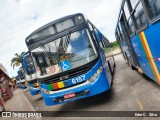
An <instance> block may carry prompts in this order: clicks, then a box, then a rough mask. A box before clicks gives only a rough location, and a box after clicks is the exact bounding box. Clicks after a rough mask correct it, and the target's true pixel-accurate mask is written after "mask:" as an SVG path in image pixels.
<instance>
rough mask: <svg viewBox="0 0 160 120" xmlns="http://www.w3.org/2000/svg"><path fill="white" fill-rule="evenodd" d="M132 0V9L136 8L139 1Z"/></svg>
mask: <svg viewBox="0 0 160 120" xmlns="http://www.w3.org/2000/svg"><path fill="white" fill-rule="evenodd" d="M130 2H131V6H132V9H134V8H135V7H136V4H137V3H138V0H130Z"/></svg>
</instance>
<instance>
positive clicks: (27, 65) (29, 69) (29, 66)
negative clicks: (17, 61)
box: [23, 55, 36, 81]
mask: <svg viewBox="0 0 160 120" xmlns="http://www.w3.org/2000/svg"><path fill="white" fill-rule="evenodd" d="M23 62H24V63H23V65H24V71H25V76H26V80H27V81H30V80H33V79H36V76H35V69H34V65H33V61H32V58H31V56H30V55H27V56H25V57H24V60H23Z"/></svg>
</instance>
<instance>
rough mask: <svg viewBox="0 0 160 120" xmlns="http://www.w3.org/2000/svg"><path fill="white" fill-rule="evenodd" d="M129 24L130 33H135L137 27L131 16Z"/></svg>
mask: <svg viewBox="0 0 160 120" xmlns="http://www.w3.org/2000/svg"><path fill="white" fill-rule="evenodd" d="M128 26H129V32H130V35H133V33H134V32H135V28H134V25H133V21H132V19H131V17H130V18H129V19H128Z"/></svg>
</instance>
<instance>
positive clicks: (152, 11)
mask: <svg viewBox="0 0 160 120" xmlns="http://www.w3.org/2000/svg"><path fill="white" fill-rule="evenodd" d="M145 4H146V7H147V10H148V12H149V18H150V19H151V20H153V19H155V18H157V17H158V16H159V15H160V0H145Z"/></svg>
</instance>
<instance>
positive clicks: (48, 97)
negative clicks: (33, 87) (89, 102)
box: [41, 60, 111, 106]
mask: <svg viewBox="0 0 160 120" xmlns="http://www.w3.org/2000/svg"><path fill="white" fill-rule="evenodd" d="M101 66H102V64H101V60H99V61H98V62H97V64H96V65H95V66H94V67H93V68H92V69H91V70H90V71H89V72H87V73H86V74H85V76H86V81H85V83H88V84H86V85H81V84H83V83H81V84H80V85H78V86H74V87H73V88H72V87H71V88H70V89H69V90H67V89H66V90H65V89H64V90H62V92H57V93H54V94H45V93H44V92H41V94H42V96H43V99H44V102H45V104H46V105H47V106H50V105H56V104H61V103H66V102H70V101H73V100H77V99H81V98H85V97H89V96H93V95H96V94H99V93H102V92H104V91H106V90H108V89H109V88H110V87H111V83H109V82H108V80H107V78H106V71H105V70H104V69H103V70H102V72H101V73H100V75H99V76H98V77H97V79H96V80H95V81H94V82H93V83H90V82H88V81H87V80H88V79H89V78H91V77H92V76H93V74H94V73H95V71H96V70H97V69H98V68H99V67H101ZM77 77H78V76H77ZM85 83H84V84H85ZM41 87H42V88H46V89H47V86H44V85H43V84H41ZM84 91H89V93H88V94H86V95H82V96H80V97H75V98H73V99H69V100H65V101H63V102H54V101H53V100H54V99H56V98H62V97H63V96H64V95H65V94H68V93H72V92H74V93H80V92H84Z"/></svg>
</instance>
